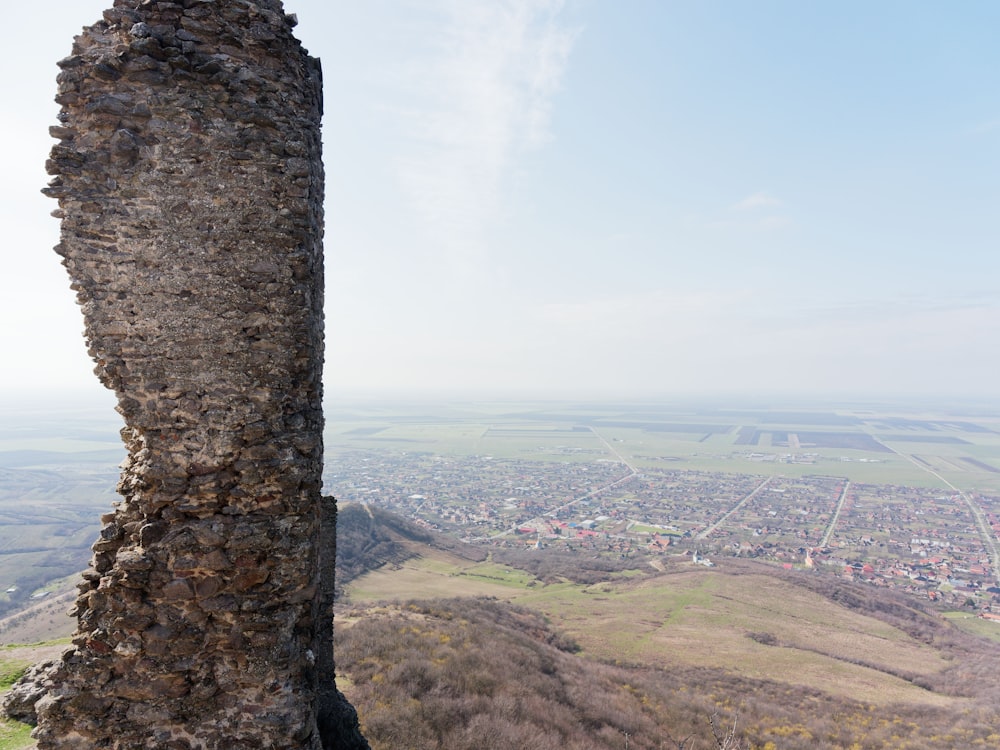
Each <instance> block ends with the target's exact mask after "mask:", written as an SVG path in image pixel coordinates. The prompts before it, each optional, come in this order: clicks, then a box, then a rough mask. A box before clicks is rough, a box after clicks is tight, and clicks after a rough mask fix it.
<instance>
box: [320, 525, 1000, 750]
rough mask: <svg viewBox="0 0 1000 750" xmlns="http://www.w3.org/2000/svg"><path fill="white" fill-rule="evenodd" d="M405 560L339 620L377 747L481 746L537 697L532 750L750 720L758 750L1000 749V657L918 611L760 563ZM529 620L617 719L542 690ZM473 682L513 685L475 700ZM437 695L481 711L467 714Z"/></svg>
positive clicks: (639, 743) (667, 737)
mask: <svg viewBox="0 0 1000 750" xmlns="http://www.w3.org/2000/svg"><path fill="white" fill-rule="evenodd" d="M422 533H424V532H422ZM395 544H397V545H398V546H399V548H405V549H407V550H408V552H407V554H406V556H405V559H397V560H396V561H395V562H393V563H392V564H391V565H383V566H379V567H377V568H376V569H374V570H372V571H371V572H368V573H366V574H364V575H360V576H357V577H356V578H355V579H354V580H353V581H352V582H351V583H350V584H349V585H347V586H346V588H345V595H346V599H347V601H349V602H350V606H344V607H342V610H341V613H340V614H339V615H338V617H339V619H338V623H337V638H338V647H337V654H338V657H337V658H338V669H339V670H340V671H342V672H343V673H344V675H345V677H346V678H348V679H347V681H346V685H347V687H346V692H347V693H348V695H349V697H350V698H351V699H352V700H353V701H355V705H356V706H357V707H358V709H359V712H360V714H361V716H362V720H363V721H364V722H366V726H367V727H368V729H369V738H370V740H371V741H372V743H373V747H375V748H379V747H384V748H389V747H392V748H398V747H413V748H417V747H429V748H430V747H442V748H443V747H449V748H453V747H465V746H468V747H473V746H476V745H472V744H469V743H468V740H467V738H466V734H463V732H468V731H469V727H470V726H474V725H476V726H478V724H477V722H483V723H484V726H486V725H491V726H492V725H494V724H495V725H496V726H497V727H499V726H500V725H501V724H503V721H502V720H501V718H500V716H498V715H496V714H495V713H494V712H495V711H496V710H500V709H496V708H495V704H497V702H498V701H499V705H507V703H506V702H507V701H508V700H509V696H513V695H516V694H517V691H518V690H521V689H522V688H525V689H527V688H526V687H525V686H527V687H528V688H530V689H529V690H528V694H529V695H535V693H536V692H537V693H538V695H540V696H542V697H539V698H537V699H536V698H532V697H524V699H523V700H522V701H520V702H516V707H515V708H509V707H508V708H509V710H508V714H507V719H506V721H507V722H508V724H509V723H510V722H514V723H516V724H518V726H520V729H517V730H513V729H512V730H511V731H521V730H522V729H523V731H524V732H526V734H525V736H528V735H531V736H537V737H538V740H537V742H540V743H541V744H536V743H533V744H532V745H531V746H532V747H547V746H549V745H551V746H552V747H594V748H600V747H621V746H622V745H621V742H622V740H623V734H624V733H625V732H628V733H629V734H630V743H631V744H630V746H631V747H650V748H659V747H670V748H672V747H678V746H680V744H681V743H682V742H683V739H684V738H685V737H689V736H690V737H692V738H695V739H697V740H698V742H699V743H701V744H700V746H702V747H710V746H711V747H714V745H713V744H711V743H712V741H713V740H712V736H711V727H710V726H709V724H708V719H709V717H711V716H712V715H713V714H716V713H717V714H718V715H719V716H720V717H727V720H730V721H731V720H733V719H734V718H735V717H736V715H737V714H739V720H738V724H739V726H740V728H741V729H740V731H741V734H742V737H743V739H744V740H745V742H746V743H747V745H746V746H750V745H752V746H754V747H758V748H766V747H771V748H782V749H783V750H787V749H793V750H794V748H800V747H801V748H807V747H808V748H824V747H828V748H848V747H852V746H855V744H854V743H858V744H857V745H856V747H859V748H925V747H926V748H932V747H933V748H941V747H996V746H1000V733H994V732H993V730H992V729H990V727H996V726H998V725H1000V713H998V711H997V709H996V708H995V706H996V705H997V702H998V701H997V699H998V698H1000V695H998V694H997V690H996V689H995V688H994V687H993V684H994V679H993V677H992V675H995V674H996V673H997V670H1000V648H998V647H997V644H996V643H995V642H994V641H991V640H989V639H984V638H979V637H976V636H974V635H971V634H968V633H964V632H962V631H960V630H958V629H956V628H955V627H953V626H952V625H951V624H950V623H949V622H948V621H947V620H946V619H945V618H943V617H941V616H940V615H939V614H938V613H936V612H934V611H933V610H930V609H926V608H925V607H924V606H923V605H921V604H919V603H917V602H915V601H914V600H912V599H906V598H903V597H898V596H894V595H893V594H892V593H890V592H886V591H881V590H875V589H872V588H871V587H865V586H853V585H849V584H845V583H842V582H840V581H837V580H835V579H832V578H829V577H825V576H814V575H809V574H805V573H795V572H786V571H783V570H779V569H775V568H774V567H771V566H765V565H759V564H754V563H751V562H737V561H732V562H731V563H729V564H724V565H720V566H719V567H716V568H711V569H708V568H703V567H699V566H694V565H691V564H690V563H688V562H684V563H680V562H678V563H675V564H672V565H667V566H665V567H663V569H662V570H654V569H652V568H647V569H645V570H641V569H633V570H628V569H624V570H611V571H604V573H603V579H602V580H598V581H594V580H593V576H594V575H596V574H597V573H598V572H599V571H597V570H595V568H598V567H599V565H600V561H591V560H588V559H586V558H582V557H581V558H580V559H579V560H578V561H577V566H576V568H575V569H574V573H573V574H572V575H567V576H562V577H560V576H557V575H553V574H552V573H553V570H558V569H560V566H564V565H565V561H558V560H557V561H553V560H551V559H548V560H546V561H545V563H544V564H542V563H540V562H539V560H543V559H545V558H544V554H545V553H541V552H539V553H537V557H536V558H535V559H534V560H531V559H529V558H524V559H523V560H522V562H525V564H523V565H521V564H520V563H518V560H516V559H511V558H508V559H507V560H505V563H506V564H504V563H501V562H500V561H498V560H497V559H492V558H490V559H487V560H483V561H478V560H475V559H469V557H467V556H462V555H460V554H456V551H455V550H444V549H441V548H433V547H428V546H425V545H423V544H422V543H421V542H420V541H419V540H418V539H409V540H407V539H406V538H405V537H403V536H397V537H396V538H395ZM524 568H528V570H525V569H524ZM540 570H543V571H544V575H542V576H539V575H536V573H537V572H538V571H540ZM567 570H568V569H567ZM573 578H575V579H577V580H575V581H574V580H571V579H573ZM455 596H458V597H462V598H459V599H455V598H453V597H455ZM476 596H488V597H491V598H490V599H489V600H487V601H482V600H477V599H475V598H474V597H476ZM412 597H421V598H423V599H422V600H421V601H413V599H412ZM512 612H513V613H519V614H517V616H516V617H515V620H517V621H518V622H521V623H522V624H523V623H525V622H527V621H528V620H530V619H531V618H535V619H534V620H532V622H533V624H532V625H531V626H526V628H527V630H528V631H530V633H529V635H528V636H526V637H530V638H534V640H535V641H538V640H539V639H540V640H542V641H543V642H546V641H548V642H549V645H547V646H546V648H552V645H551V644H552V643H561V644H566V643H573V644H575V645H576V647H577V648H578V649H579V653H576V654H572V655H571V654H569V653H566V649H565V648H564V649H563V650H561V651H560V650H559V649H558V648H556V649H555V650H556V651H557V652H558V653H555V654H553V653H549V652H546V653H549V656H547V657H546V658H551V665H556V666H555V667H551V668H553V669H556V671H557V672H558V674H559V681H560V683H561V684H563V685H564V686H565V685H568V684H576V682H577V681H579V682H580V683H581V684H590V683H593V685H594V686H596V687H592V688H591V689H593V690H596V691H597V693H598V694H600V695H601V696H602V697H601V698H600V699H599V703H600V705H601V706H605V707H606V706H611V705H614V706H617V707H618V710H619V714H616V716H617V718H615V719H611V718H609V717H608V716H605V715H601V716H598V717H595V716H593V715H591V714H590V713H588V711H589V710H590V709H589V708H588V706H590V705H591V704H589V703H586V702H583V703H581V702H578V701H577V698H578V697H579V696H580V695H582V694H583V693H585V692H586V690H585V689H584V688H582V687H581V688H579V690H578V691H569V692H567V693H566V695H570V696H575V697H569V698H566V700H565V705H563V706H562V707H555V706H552V705H548V704H547V703H546V700H548V699H547V698H545V696H547V695H549V693H546V691H545V690H543V689H542V687H541V686H540V685H541V683H539V687H537V690H536V689H535V688H534V687H531V685H533V684H534V683H532V682H531V681H532V680H534V679H536V678H537V679H541V678H540V677H538V676H537V675H535V674H534V673H533V672H531V670H530V669H529V670H527V671H526V669H525V668H524V667H523V664H525V663H532V662H531V659H529V658H528V656H525V655H524V654H523V653H521V651H520V649H524V648H529V646H527V645H526V642H525V641H524V640H523V638H522V636H517V637H515V636H514V635H512V632H513V631H512V630H511V627H512V626H511V625H510V617H511V616H512V615H511V614H510V613H512ZM538 623H542V624H543V625H544V627H542V626H540V625H539V624H538ZM494 624H496V625H497V626H498V627H499V630H495V629H494V628H493V625H494ZM501 626H502V627H501ZM515 630H516V629H515ZM540 633H544V635H540ZM539 648H542V647H541V646H539V645H537V644H534V645H531V646H530V650H533V651H537V650H538V649H539ZM573 650H575V649H573ZM508 651H509V652H508ZM469 654H475V657H474V658H473V657H472V656H469ZM532 658H535V657H532ZM411 662H412V664H411ZM536 662H537V658H536ZM407 664H409V665H410V666H405V665H407ZM509 665H518V666H516V667H511V666H509ZM546 668H549V667H546ZM469 671H472V672H476V673H479V674H488V675H490V676H491V679H495V680H500V681H501V682H502V683H503V684H502V685H497V684H492V683H491V686H487V688H484V690H485V691H486V692H485V693H483V694H482V695H480V696H479V698H478V699H475V700H474V697H473V696H472V695H470V694H468V693H467V692H465V691H466V690H467V688H468V685H466V684H465V683H464V682H463V680H468V679H469V678H468V677H467V676H463V675H465V674H466V673H468V672H469ZM416 673H419V675H420V677H419V679H418V678H417V677H414V676H413V674H416ZM543 673H544V670H543ZM407 675H409V676H407ZM609 675H610V676H611V677H609ZM609 679H610V682H608V680H609ZM412 680H416V683H412V684H411V682H412ZM542 682H544V680H543V681H542ZM414 685H418V686H419V687H414ZM611 685H615V686H617V687H614V688H612V687H610V686H611ZM546 689H548V688H546ZM407 691H409V692H407ZM532 691H534V692H532ZM418 694H419V695H423V696H425V697H419V695H418ZM439 694H441V695H445V696H464V697H463V700H462V701H459V703H461V705H458V706H456V705H451V703H449V700H450V699H449V700H445V699H444V698H440V697H439ZM427 696H435V699H434V700H433V701H431V700H429V698H428V697H427ZM418 698H419V700H418ZM455 700H458V698H455ZM477 700H478V702H477ZM463 701H465V702H463ZM473 704H474V705H475V706H478V708H476V709H473V708H470V705H473ZM525 706H533V707H534V708H531V709H530V710H529V708H526V707H525ZM650 706H654V707H655V709H654V708H649V707H650ZM406 707H408V708H406ZM418 709H419V710H418ZM400 711H402V712H403V713H398V712H400ZM437 711H441V712H443V713H444V714H445V715H447V716H450V717H451V719H447V720H446V719H445V718H443V717H442V716H436V712H437ZM510 711H513V712H514V713H513V714H512V715H513V717H514V718H511V714H510ZM532 711H537V713H532ZM560 712H564V713H565V712H568V713H565V716H564V719H565V721H566V722H569V723H570V724H572V723H573V722H576V725H578V726H579V727H583V728H585V729H586V731H583V732H582V733H578V734H573V733H570V732H568V730H565V726H569V724H565V725H563V724H560V726H563V727H564V729H560V730H558V731H555V730H553V731H554V732H555V733H554V734H552V733H551V732H549V729H552V727H551V725H546V724H545V723H544V717H545V716H548V715H552V716H555V715H557V714H559V715H563V714H560ZM404 715H405V722H409V723H411V724H412V723H414V722H416V723H418V724H419V723H420V722H421V721H425V720H426V721H427V722H429V723H430V724H431V725H434V726H437V729H426V731H427V732H429V733H430V734H426V735H421V734H420V731H424V729H421V730H420V731H415V732H414V733H413V734H412V735H411V736H412V738H416V737H421V739H420V740H419V742H417V741H416V740H413V743H411V744H407V742H410V740H408V739H406V738H405V737H403V736H402V735H401V734H399V726H397V725H396V723H395V722H397V721H400V722H403V721H404V719H403V717H404ZM501 715H503V714H502V712H501ZM569 716H571V717H574V718H572V719H570V718H566V717H569ZM602 717H603V718H602ZM449 721H450V722H451V723H450V724H449V723H448V722H449ZM442 722H444V723H442ZM546 727H548V728H547V729H546ZM497 731H498V732H499V731H500V730H499V729H497ZM435 732H436V734H435ZM533 733H534V734H533ZM511 736H513V735H503V734H502V732H501V733H499V734H497V737H505V739H503V740H500V739H498V740H497V743H498V744H497V746H506V747H512V746H523V745H519V744H516V743H515V744H506V745H504V744H503V743H504V742H514V740H512V739H511ZM463 738H465V739H463ZM671 738H673V739H671ZM401 743H402V744H401ZM463 743H465V744H463ZM546 743H548V744H546ZM574 743H575V744H574ZM671 743H673V744H671ZM768 743H772V744H770V745H769V744H768ZM485 746H489V745H478V746H476V747H485ZM696 746H698V745H691V744H688V745H686V747H689V748H690V747H696Z"/></svg>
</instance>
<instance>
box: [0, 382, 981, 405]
mask: <svg viewBox="0 0 1000 750" xmlns="http://www.w3.org/2000/svg"><path fill="white" fill-rule="evenodd" d="M114 402H115V397H114V394H113V393H112V392H111V391H109V390H107V389H105V388H103V387H102V386H100V385H99V384H95V385H94V386H90V387H84V386H74V387H68V386H67V387H39V386H33V387H16V386H8V387H6V388H4V389H0V407H3V408H4V409H10V408H11V407H19V408H21V409H31V408H43V407H45V406H53V407H56V406H58V407H64V406H67V405H71V406H76V407H78V408H84V409H91V408H109V407H110V408H113V406H114ZM375 402H378V403H383V404H441V403H467V404H474V403H507V402H510V403H532V404H546V403H547V404H571V403H577V404H580V403H582V404H602V405H612V404H614V405H631V406H636V405H643V404H646V405H649V404H657V405H668V404H692V403H697V404H701V405H711V406H714V407H717V408H724V407H727V406H729V407H733V406H740V407H743V408H756V409H783V408H789V407H791V406H796V407H813V408H816V407H823V408H848V407H862V406H877V405H892V406H908V407H923V408H926V407H936V408H941V407H948V406H951V405H956V406H958V405H961V406H966V407H967V406H970V405H978V406H992V407H994V408H997V409H1000V396H995V395H988V394H962V395H953V394H944V393H925V394H918V393H878V392H873V393H859V392H842V393H832V392H821V391H815V392H808V391H799V392H781V391H758V392H753V391H735V390H728V391H727V390H716V391H701V392H698V391H681V390H678V391H675V392H659V393H655V392H632V393H623V392H620V391H619V392H614V391H611V390H608V391H603V392H599V391H596V390H595V391H591V392H589V393H588V392H586V391H577V392H563V393H555V392H553V391H552V389H550V388H539V389H523V390H513V389H508V390H490V389H483V390H473V389H457V388H456V389H419V388H411V389H404V388H386V389H372V388H369V389H360V388H354V389H347V388H343V389H330V388H327V389H326V392H325V394H324V403H325V404H326V405H327V406H333V405H337V404H367V403H375ZM764 402H766V403H764Z"/></svg>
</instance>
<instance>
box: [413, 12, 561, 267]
mask: <svg viewBox="0 0 1000 750" xmlns="http://www.w3.org/2000/svg"><path fill="white" fill-rule="evenodd" d="M562 6H563V3H562V1H561V0H507V1H506V2H495V3H494V2H490V3H470V2H467V1H466V0H435V1H434V2H432V3H431V8H432V10H433V15H434V18H435V23H434V25H433V26H432V27H430V28H429V29H428V32H429V33H432V34H437V35H439V36H438V39H439V43H437V44H435V45H433V47H432V51H431V54H430V55H429V56H428V57H427V58H425V59H422V60H417V61H415V63H414V65H413V67H412V68H411V70H410V74H409V76H408V81H409V86H410V88H411V91H412V92H413V96H414V100H415V101H416V104H415V106H411V107H410V108H409V109H408V110H407V111H405V112H403V113H402V119H403V124H404V127H406V128H407V130H408V136H409V137H410V139H411V140H410V143H409V145H408V148H407V151H406V153H405V155H403V156H401V157H400V158H399V159H398V162H397V170H398V177H399V180H400V183H401V185H402V186H403V189H404V191H405V193H406V195H407V198H408V200H409V201H410V203H411V205H412V206H413V207H414V209H415V211H416V213H417V215H418V216H419V217H420V219H421V221H422V222H423V224H424V226H425V228H426V230H427V231H428V234H429V235H430V237H429V238H430V239H431V240H432V241H433V242H434V243H435V244H436V245H437V246H438V247H439V248H441V249H442V250H444V251H445V252H446V253H447V255H448V256H450V259H451V260H455V261H458V260H461V259H462V258H468V257H470V256H471V257H473V258H475V257H476V256H478V255H481V254H482V253H483V251H484V249H485V238H486V237H487V236H488V229H489V227H490V225H491V223H492V222H493V221H495V220H496V218H497V217H498V215H499V213H500V212H501V211H502V191H503V187H504V181H505V178H506V176H507V174H508V173H509V171H510V169H511V168H512V166H513V165H514V160H515V159H516V157H517V156H518V154H519V153H522V152H524V151H527V150H531V149H535V148H538V147H540V146H542V145H543V144H544V143H545V142H546V141H547V140H548V139H549V138H550V137H551V136H550V129H549V122H550V116H551V108H552V97H553V95H554V94H555V92H556V91H557V90H558V88H559V85H560V81H561V80H562V77H563V74H564V72H565V70H566V65H567V63H568V60H569V55H570V52H571V50H572V47H573V42H574V39H575V37H576V33H577V32H576V31H575V30H573V29H570V28H567V27H566V26H565V25H564V24H562V22H561V19H560V16H559V14H560V11H561V9H562Z"/></svg>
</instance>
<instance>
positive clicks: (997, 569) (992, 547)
mask: <svg viewBox="0 0 1000 750" xmlns="http://www.w3.org/2000/svg"><path fill="white" fill-rule="evenodd" d="M872 437H873V438H874V439H875V440H876V441H878V442H879V443H880V444H881V445H883V446H885V448H886V449H887V450H890V451H892V452H893V453H895V454H896V455H897V456H900V457H902V458H905V459H906V460H907V461H909V462H910V463H911V464H913V465H914V466H916V467H917V468H918V469H922V470H923V471H926V472H927V473H928V474H930V475H931V476H933V477H936V478H937V480H938V481H939V482H941V483H942V484H944V485H945V486H946V487H948V488H950V489H951V491H952V492H954V493H955V495H954V497H956V498H958V499H960V500H961V501H962V502H963V503H965V505H966V507H967V508H968V509H969V512H970V513H971V514H972V517H973V519H975V521H976V528H977V529H979V536H980V537H981V538H982V540H983V546H984V547H986V553H987V554H988V555H989V556H990V567H992V568H993V578H994V579H995V580H996V582H997V586H1000V547H998V546H997V537H996V534H994V533H993V529H992V528H990V525H989V523H988V522H987V520H986V515H985V514H984V513H983V509H982V508H980V507H979V506H978V505H976V503H975V502H974V501H973V499H972V498H971V497H969V496H968V495H967V494H966V493H965V492H964V491H962V490H960V489H959V488H958V487H956V486H955V485H953V484H952V483H951V482H949V481H948V480H947V479H945V478H944V477H943V476H941V475H940V474H938V473H937V472H936V471H934V469H932V468H931V467H929V466H924V465H923V464H922V463H920V462H919V461H917V460H916V459H914V458H913V457H912V456H908V455H906V454H905V453H900V452H899V451H898V450H896V449H895V448H893V447H892V446H890V445H886V444H885V443H883V442H882V441H881V440H879V439H878V438H876V437H875V436H874V435H873V436H872ZM953 499H954V498H953Z"/></svg>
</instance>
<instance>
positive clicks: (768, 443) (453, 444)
mask: <svg viewBox="0 0 1000 750" xmlns="http://www.w3.org/2000/svg"><path fill="white" fill-rule="evenodd" d="M505 407H507V408H505ZM326 437H327V441H326V442H327V450H328V453H329V455H330V456H331V457H332V458H333V459H336V457H337V456H338V455H340V454H343V453H345V452H351V451H355V450H399V451H412V452H432V453H435V454H439V455H490V456H495V457H503V458H523V459H535V460H562V461H587V460H594V459H595V458H600V457H605V458H615V457H620V458H623V459H625V460H627V461H629V462H630V463H632V464H633V465H634V466H636V467H640V468H658V467H659V468H686V469H693V470H702V471H719V472H731V473H754V474H769V475H772V474H773V475H780V476H803V475H806V474H817V473H820V474H836V475H837V476H843V477H846V478H848V479H851V480H853V481H858V482H873V483H887V484H899V485H906V486H942V484H943V483H942V479H944V480H947V481H948V482H951V483H952V484H954V485H955V486H956V487H958V488H960V489H962V490H966V491H980V492H992V491H1000V415H998V414H996V413H992V412H988V411H982V412H978V413H971V414H970V413H966V410H951V411H949V410H938V411H927V410H916V409H912V410H906V409H904V408H901V407H890V406H887V405H886V406H882V407H879V408H878V409H874V408H861V407H858V406H849V405H848V406H846V407H841V408H836V409H830V410H823V411H820V410H803V411H787V410H785V411H782V410H771V409H724V408H708V407H691V406H688V407H685V406H683V405H678V406H663V405H645V406H641V407H637V406H635V405H627V404H624V405H599V404H595V405H590V404H580V405H562V406H559V405H545V404H535V405H529V404H509V405H505V404H469V405H461V406H452V407H435V408H434V409H432V408H430V407H424V408H423V409H418V408H416V407H400V408H397V409H396V410H392V409H390V408H389V407H381V408H379V409H375V408H372V409H368V410H366V409H365V408H363V407H354V408H352V409H348V408H346V407H340V408H336V407H335V408H334V409H333V410H331V413H330V415H329V418H328V429H327V436H326ZM616 454H617V455H616Z"/></svg>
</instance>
